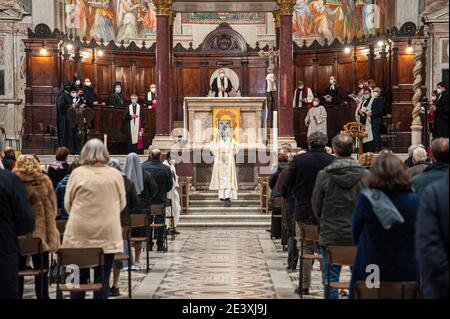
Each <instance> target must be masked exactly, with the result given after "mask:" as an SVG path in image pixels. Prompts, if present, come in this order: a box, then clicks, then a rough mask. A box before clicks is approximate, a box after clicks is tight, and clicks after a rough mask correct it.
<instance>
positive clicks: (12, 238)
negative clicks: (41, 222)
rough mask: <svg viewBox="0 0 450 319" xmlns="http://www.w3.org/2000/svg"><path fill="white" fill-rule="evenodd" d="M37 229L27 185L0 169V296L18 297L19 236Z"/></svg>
mask: <svg viewBox="0 0 450 319" xmlns="http://www.w3.org/2000/svg"><path fill="white" fill-rule="evenodd" d="M33 229H34V214H33V210H32V208H31V205H30V203H29V202H28V195H27V191H26V189H25V186H24V185H23V183H22V182H21V181H20V179H19V178H18V177H17V176H15V175H13V174H12V173H10V172H8V171H1V172H0V299H17V298H19V278H18V276H17V273H18V271H19V257H20V248H19V243H18V241H17V236H21V235H25V234H28V233H30V232H31V231H33Z"/></svg>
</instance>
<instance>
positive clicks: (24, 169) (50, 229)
mask: <svg viewBox="0 0 450 319" xmlns="http://www.w3.org/2000/svg"><path fill="white" fill-rule="evenodd" d="M14 173H15V174H16V175H17V176H18V177H19V178H20V179H21V180H22V182H23V183H24V184H25V188H26V190H27V193H28V201H29V202H30V204H31V206H32V208H33V213H34V217H35V220H36V227H35V229H34V231H33V233H32V236H33V237H36V238H40V239H41V241H42V251H43V254H42V260H41V256H40V254H35V255H33V256H32V259H33V265H34V267H35V268H37V267H36V266H37V265H40V264H41V263H42V265H43V267H44V269H49V253H52V252H55V251H57V250H58V249H59V246H60V236H59V232H58V229H57V228H56V221H55V219H56V215H57V213H58V208H57V205H56V196H55V191H54V190H53V185H52V182H51V180H50V178H48V176H47V175H45V173H44V172H43V171H42V170H41V165H40V164H39V162H38V161H37V160H36V159H35V158H34V157H33V156H32V155H21V156H20V157H19V158H18V160H17V165H16V167H15V168H14ZM26 262H27V257H21V258H20V262H19V266H20V269H25V266H26ZM41 287H42V292H43V295H41ZM35 290H36V297H37V298H38V299H49V296H48V277H47V276H44V278H43V280H41V276H36V277H35ZM19 296H20V298H22V296H23V277H20V278H19Z"/></svg>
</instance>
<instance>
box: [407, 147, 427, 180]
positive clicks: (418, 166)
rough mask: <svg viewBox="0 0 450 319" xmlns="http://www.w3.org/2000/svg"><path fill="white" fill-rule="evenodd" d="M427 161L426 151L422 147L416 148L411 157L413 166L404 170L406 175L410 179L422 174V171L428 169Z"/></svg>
mask: <svg viewBox="0 0 450 319" xmlns="http://www.w3.org/2000/svg"><path fill="white" fill-rule="evenodd" d="M427 159H428V154H427V151H426V150H425V149H424V148H422V147H418V148H416V149H415V150H414V152H413V156H412V160H413V165H412V166H411V167H409V168H407V169H406V173H408V175H409V176H411V178H412V177H414V176H416V175H420V174H422V173H423V171H424V170H425V169H426V168H427V167H428V163H427Z"/></svg>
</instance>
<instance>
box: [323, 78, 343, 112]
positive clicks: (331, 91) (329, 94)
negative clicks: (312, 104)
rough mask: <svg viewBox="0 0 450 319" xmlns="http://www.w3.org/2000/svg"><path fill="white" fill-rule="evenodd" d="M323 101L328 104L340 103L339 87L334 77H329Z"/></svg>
mask: <svg viewBox="0 0 450 319" xmlns="http://www.w3.org/2000/svg"><path fill="white" fill-rule="evenodd" d="M325 100H326V102H327V103H328V104H332V105H338V104H341V102H342V92H341V87H340V86H339V85H337V83H336V77H335V76H334V75H332V76H330V85H329V86H328V88H327V91H326V95H325Z"/></svg>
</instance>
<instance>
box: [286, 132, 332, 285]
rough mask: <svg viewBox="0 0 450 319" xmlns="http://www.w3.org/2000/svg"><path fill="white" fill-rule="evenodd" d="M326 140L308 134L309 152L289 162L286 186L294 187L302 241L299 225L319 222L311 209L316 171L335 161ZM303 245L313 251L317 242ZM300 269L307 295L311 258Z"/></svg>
mask: <svg viewBox="0 0 450 319" xmlns="http://www.w3.org/2000/svg"><path fill="white" fill-rule="evenodd" d="M327 143H328V137H327V136H326V135H325V134H323V133H322V132H314V133H312V134H311V135H309V136H308V145H309V151H308V152H306V153H305V154H301V155H297V156H296V157H295V158H294V160H293V161H292V163H291V165H289V173H288V174H287V176H286V179H285V181H284V183H285V187H287V188H290V189H292V192H293V195H294V198H295V209H294V216H295V217H294V218H295V222H296V230H295V233H296V236H297V242H298V243H300V234H301V232H300V228H301V227H302V225H303V224H313V225H317V220H316V218H315V217H314V214H313V210H312V205H311V196H312V192H313V189H314V184H315V182H316V177H317V174H318V173H319V172H320V171H321V170H322V169H324V168H325V167H327V166H328V165H330V164H331V163H332V162H333V160H334V156H333V155H330V154H327V153H326V152H325V146H326V145H327ZM303 247H304V253H306V254H311V253H313V252H314V245H313V243H311V242H305V243H304V244H303ZM301 269H303V279H304V280H303V282H300V287H301V289H300V290H299V293H301V294H308V293H309V287H310V286H311V270H312V261H309V260H308V261H304V262H303V267H302V266H301Z"/></svg>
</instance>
